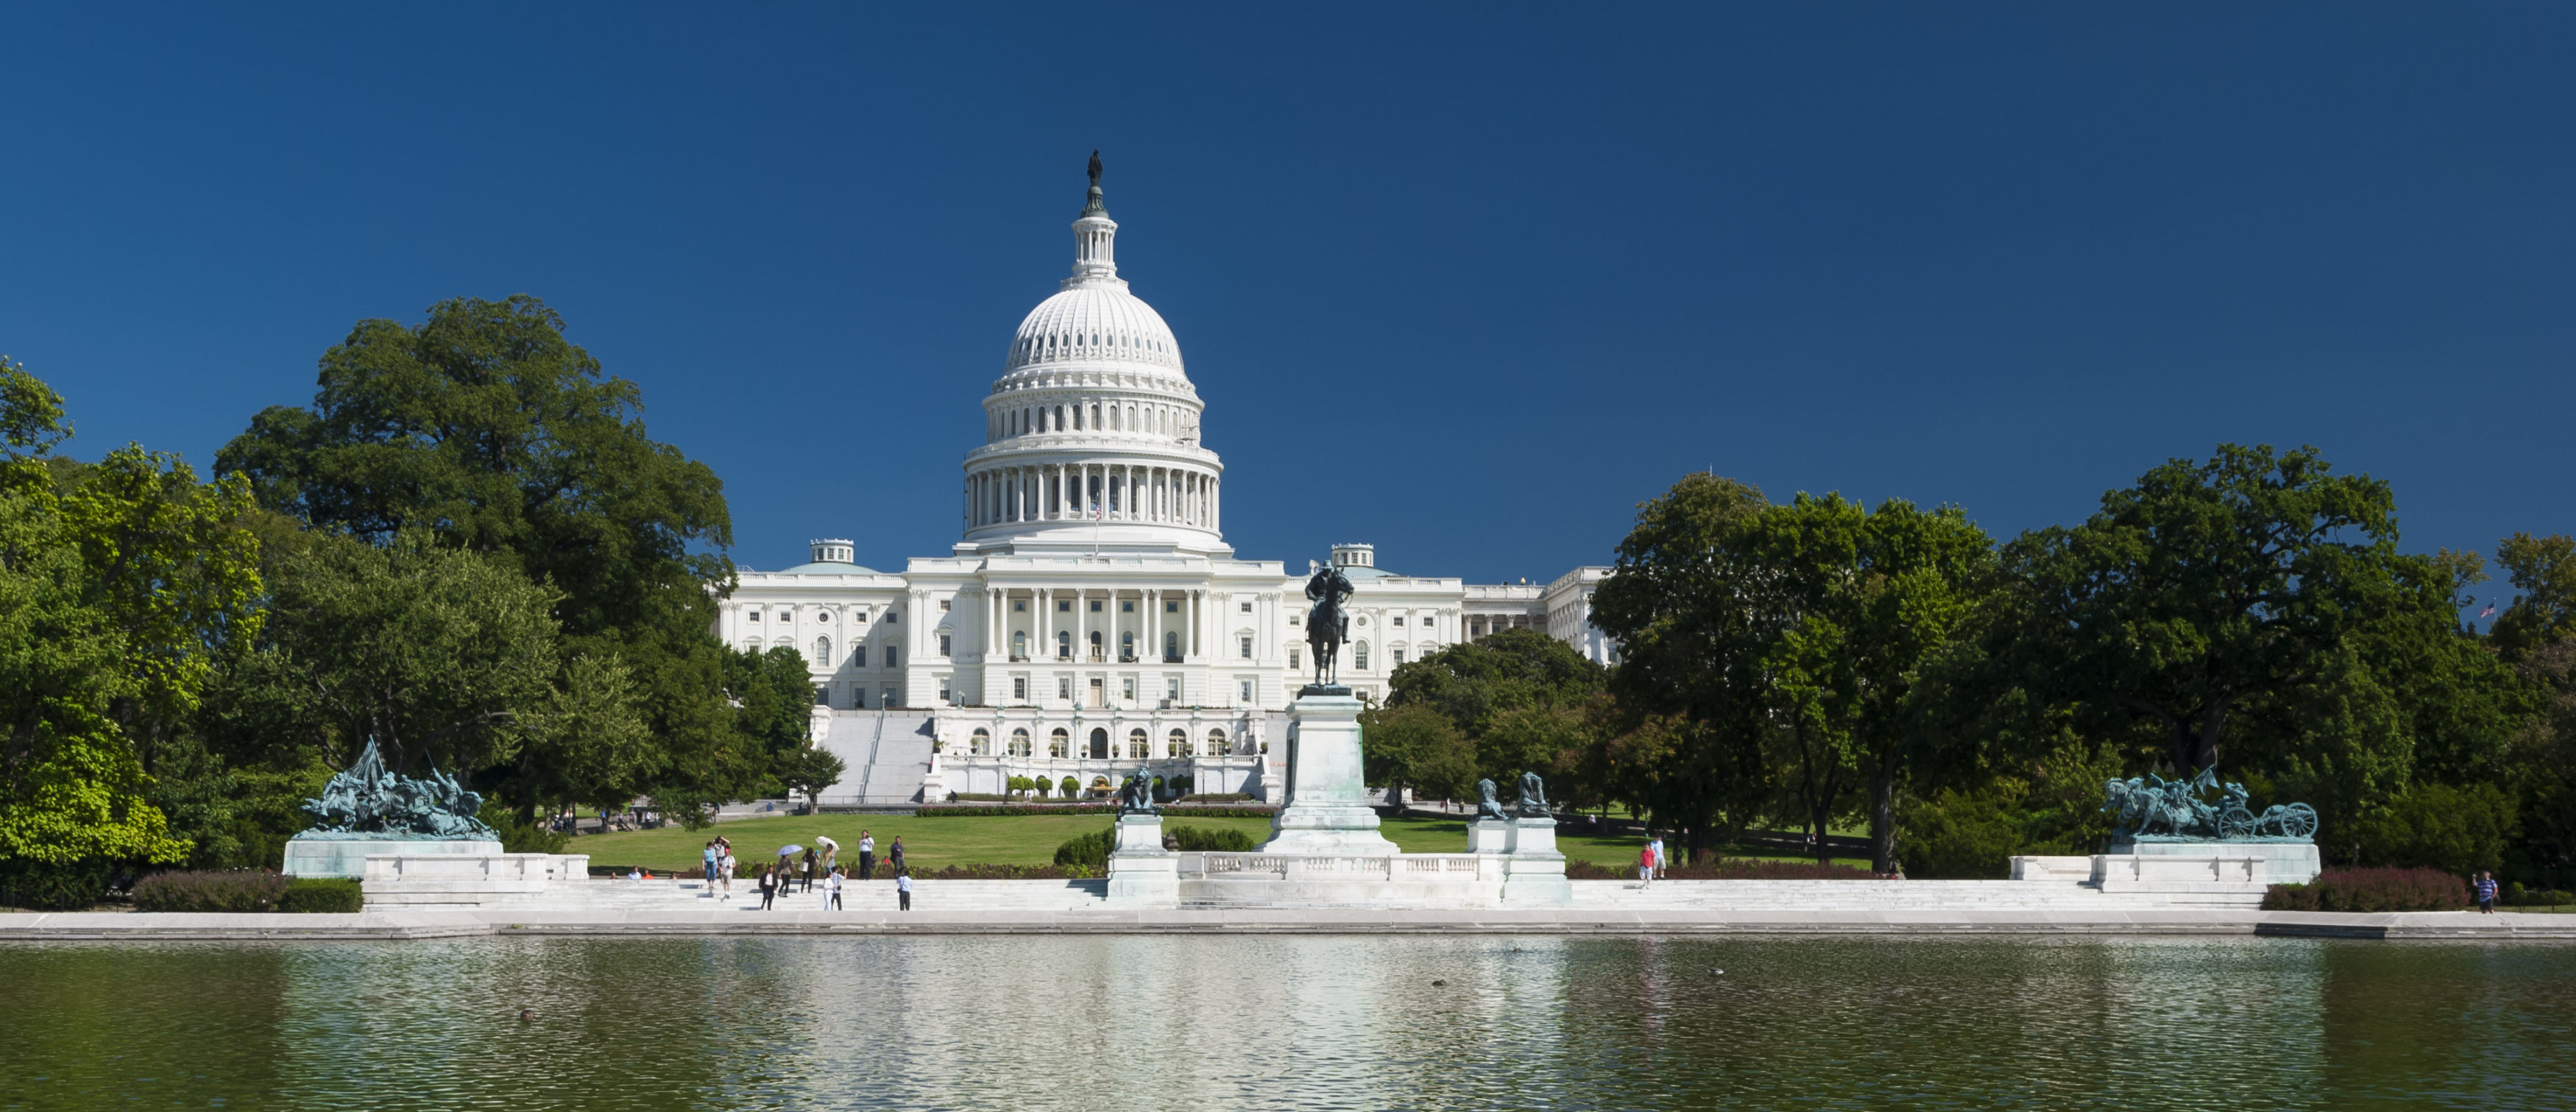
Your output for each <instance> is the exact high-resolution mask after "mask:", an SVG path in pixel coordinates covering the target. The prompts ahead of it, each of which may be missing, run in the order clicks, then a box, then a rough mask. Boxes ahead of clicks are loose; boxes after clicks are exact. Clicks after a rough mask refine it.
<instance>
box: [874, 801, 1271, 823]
mask: <svg viewBox="0 0 2576 1112" xmlns="http://www.w3.org/2000/svg"><path fill="white" fill-rule="evenodd" d="M1117 810H1118V808H1117V805H1116V804H1112V803H1022V804H1017V805H1013V806H972V805H964V806H961V805H932V806H927V807H922V808H920V809H918V810H916V811H914V812H913V814H915V815H916V816H919V817H921V818H925V819H935V818H972V819H988V818H998V817H1002V816H1006V815H1107V814H1114V813H1116V812H1117ZM1277 812H1278V808H1276V807H1165V808H1163V815H1164V817H1166V818H1176V819H1216V818H1241V817H1243V816H1246V815H1251V816H1254V817H1259V816H1263V815H1270V814H1276V813H1277Z"/></svg>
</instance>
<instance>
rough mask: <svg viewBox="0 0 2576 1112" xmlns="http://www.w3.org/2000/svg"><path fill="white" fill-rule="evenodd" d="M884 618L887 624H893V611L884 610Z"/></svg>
mask: <svg viewBox="0 0 2576 1112" xmlns="http://www.w3.org/2000/svg"><path fill="white" fill-rule="evenodd" d="M885 620H886V624H887V625H893V624H894V611H892V610H888V611H886V617H885Z"/></svg>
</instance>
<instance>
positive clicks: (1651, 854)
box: [1637, 845, 1655, 887]
mask: <svg viewBox="0 0 2576 1112" xmlns="http://www.w3.org/2000/svg"><path fill="white" fill-rule="evenodd" d="M1637 882H1638V886H1639V887H1644V886H1645V885H1649V884H1653V883H1654V882H1655V847H1654V846H1652V845H1649V846H1647V847H1646V848H1644V849H1641V850H1638V851H1637Z"/></svg>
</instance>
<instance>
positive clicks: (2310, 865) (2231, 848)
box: [2103, 842, 2323, 884]
mask: <svg viewBox="0 0 2576 1112" xmlns="http://www.w3.org/2000/svg"><path fill="white" fill-rule="evenodd" d="M2103 856H2104V857H2105V858H2107V859H2108V860H2107V861H2106V866H2107V867H2108V868H2109V870H2110V873H2114V874H2116V873H2118V872H2120V871H2121V869H2122V862H2121V860H2120V859H2121V858H2137V859H2138V860H2137V861H2136V862H2135V863H2134V864H2130V865H2128V866H2127V871H2128V872H2129V873H2130V875H2132V876H2140V875H2146V874H2160V873H2190V874H2192V875H2194V876H2197V875H2198V872H2199V865H2198V863H2199V862H2201V861H2206V860H2210V859H2212V858H2216V859H2220V860H2243V859H2250V858H2257V857H2259V858H2261V859H2262V864H2261V867H2260V868H2259V869H2250V868H2249V867H2240V869H2243V870H2245V871H2241V872H2240V873H2239V875H2241V876H2243V877H2244V879H2245V880H2246V882H2248V883H2258V884H2306V883H2308V882H2310V881H2313V880H2315V879H2317V873H2318V871H2319V870H2320V869H2321V868H2322V867H2323V862H2322V861H2321V860H2320V859H2319V858H2318V856H2317V844H2316V843H2315V842H2114V843H2112V844H2111V846H2110V847H2109V848H2108V849H2107V850H2106V851H2105V852H2104V854H2103ZM2182 859H2189V860H2190V861H2192V862H2193V863H2192V864H2190V865H2185V864H2183V863H2182ZM2249 866H2250V862H2249ZM2220 868H2223V867H2220ZM2107 875H2108V874H2106V876H2107Z"/></svg>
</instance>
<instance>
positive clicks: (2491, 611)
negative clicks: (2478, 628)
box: [2478, 599, 2495, 618]
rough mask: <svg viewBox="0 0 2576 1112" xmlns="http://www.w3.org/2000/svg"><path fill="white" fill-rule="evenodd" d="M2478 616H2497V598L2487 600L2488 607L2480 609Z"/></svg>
mask: <svg viewBox="0 0 2576 1112" xmlns="http://www.w3.org/2000/svg"><path fill="white" fill-rule="evenodd" d="M2478 616H2479V617H2481V618H2492V617H2495V600H2493V599H2489V600H2487V608H2486V609H2484V610H2480V611H2478Z"/></svg>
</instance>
